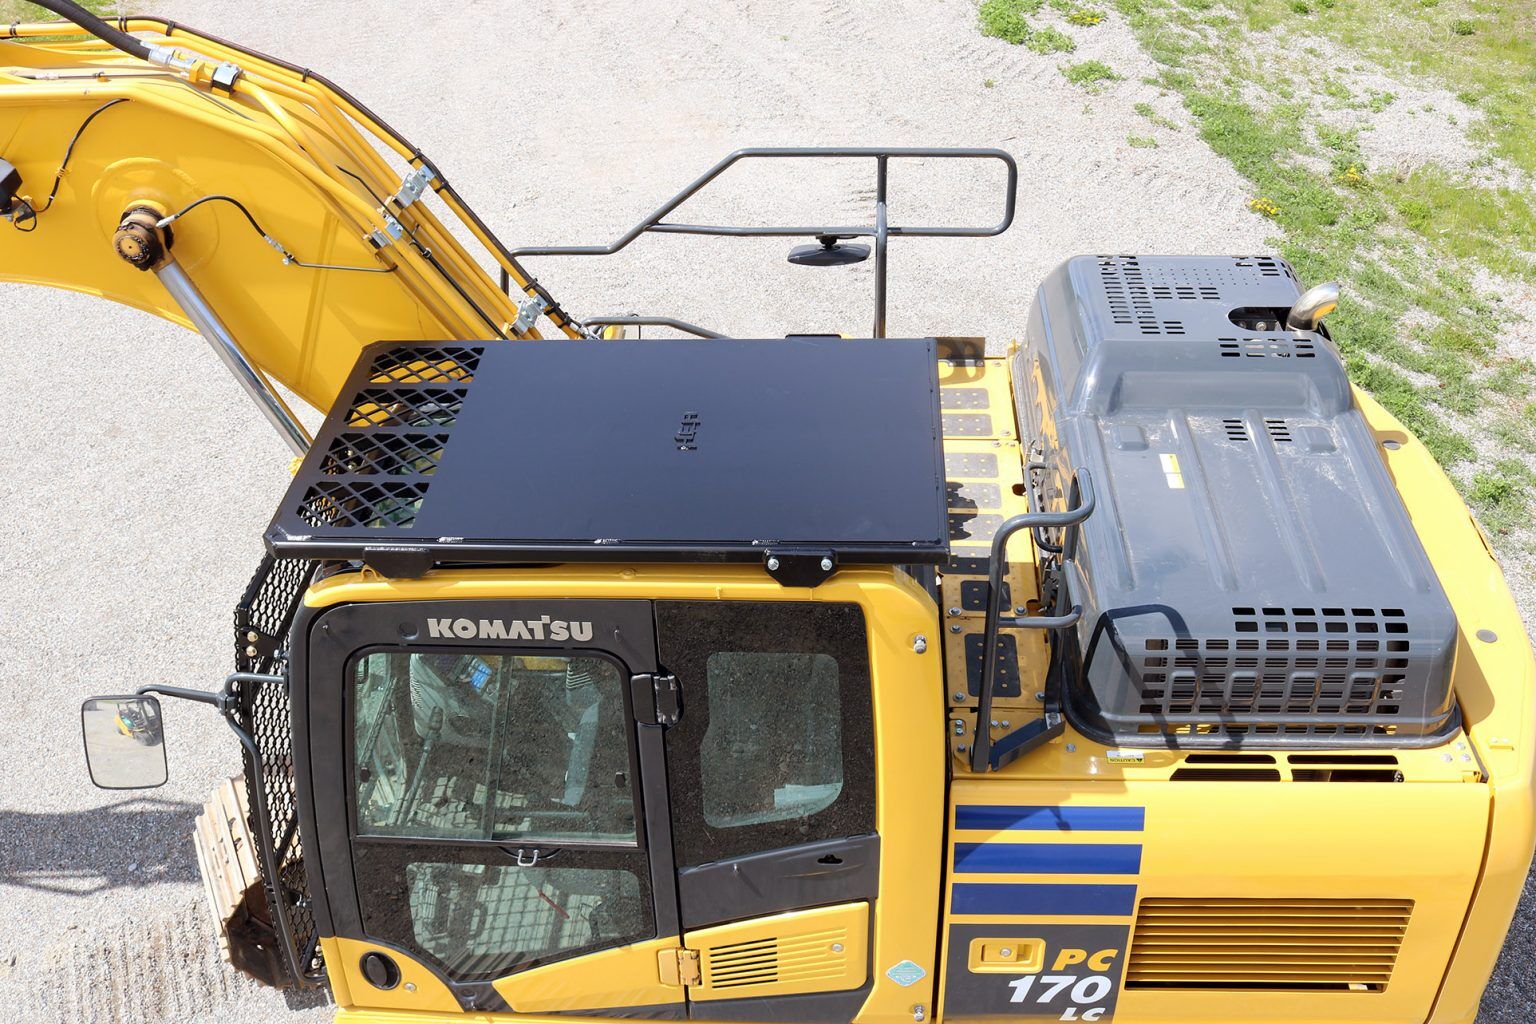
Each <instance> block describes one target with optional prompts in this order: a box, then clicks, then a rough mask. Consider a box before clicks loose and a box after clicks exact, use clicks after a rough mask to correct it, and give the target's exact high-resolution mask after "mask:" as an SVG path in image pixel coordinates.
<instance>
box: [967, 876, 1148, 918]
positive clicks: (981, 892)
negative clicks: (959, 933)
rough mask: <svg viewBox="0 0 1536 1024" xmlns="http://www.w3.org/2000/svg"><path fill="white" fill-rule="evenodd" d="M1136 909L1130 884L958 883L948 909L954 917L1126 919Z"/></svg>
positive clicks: (1133, 892) (1134, 890) (1133, 889)
mask: <svg viewBox="0 0 1536 1024" xmlns="http://www.w3.org/2000/svg"><path fill="white" fill-rule="evenodd" d="M1135 906H1136V887H1135V886H1134V885H1034V884H1017V885H1008V884H1004V883H998V882H986V883H971V882H961V883H958V884H956V885H955V886H954V890H953V893H952V896H951V901H950V908H951V912H952V913H956V914H990V915H993V916H999V917H1000V916H1013V915H1020V916H1022V915H1026V914H1033V915H1038V916H1043V917H1069V916H1080V917H1129V916H1130V915H1131V911H1132V910H1133V909H1134V908H1135Z"/></svg>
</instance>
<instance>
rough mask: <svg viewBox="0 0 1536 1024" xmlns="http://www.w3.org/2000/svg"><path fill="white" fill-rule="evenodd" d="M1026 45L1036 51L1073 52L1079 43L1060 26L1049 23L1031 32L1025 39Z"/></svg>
mask: <svg viewBox="0 0 1536 1024" xmlns="http://www.w3.org/2000/svg"><path fill="white" fill-rule="evenodd" d="M1024 46H1025V47H1026V48H1028V49H1030V50H1033V51H1034V52H1035V53H1042V54H1043V53H1071V52H1072V51H1073V50H1075V49H1077V44H1076V43H1074V42H1073V41H1072V37H1071V36H1069V35H1067V34H1066V33H1065V32H1063V31H1062V30H1061V29H1059V28H1052V27H1051V26H1049V25H1047V26H1046V27H1045V28H1037V29H1034V30H1032V31H1031V32H1030V34H1029V38H1028V39H1025V40H1024Z"/></svg>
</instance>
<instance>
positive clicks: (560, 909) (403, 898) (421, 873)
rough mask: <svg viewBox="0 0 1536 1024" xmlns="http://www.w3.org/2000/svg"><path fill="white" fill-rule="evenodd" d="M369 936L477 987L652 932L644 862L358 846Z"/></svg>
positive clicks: (588, 854) (632, 857) (600, 855)
mask: <svg viewBox="0 0 1536 1024" xmlns="http://www.w3.org/2000/svg"><path fill="white" fill-rule="evenodd" d="M357 868H358V871H359V873H360V874H361V876H362V877H364V878H367V879H369V883H368V885H366V886H364V887H360V891H359V893H358V896H359V898H360V902H361V909H362V912H363V926H364V928H365V929H366V930H367V933H368V934H369V935H371V936H374V937H376V938H379V939H383V940H384V941H386V942H391V943H394V944H395V945H398V946H401V947H403V948H406V949H415V950H419V951H420V952H421V953H423V954H425V955H426V957H427V958H428V959H430V960H434V961H436V962H437V963H438V964H439V965H440V966H441V967H442V969H443V970H444V971H445V973H447V974H448V975H449V976H450V977H453V978H456V979H459V980H477V979H486V978H499V977H504V976H505V975H507V974H510V973H512V972H513V971H517V970H522V969H526V968H529V967H534V966H537V965H539V964H541V963H548V962H551V961H553V960H560V959H564V958H566V957H570V956H579V955H581V954H582V953H587V952H591V951H594V950H599V949H608V948H611V947H614V946H623V945H627V944H629V943H631V942H636V941H639V940H641V939H648V938H651V937H653V936H654V935H655V933H656V926H655V918H654V916H653V913H652V909H651V907H652V901H651V886H650V882H649V880H648V877H647V872H646V862H645V859H644V857H643V856H642V855H639V854H635V853H624V852H618V851H575V850H561V851H559V852H558V853H555V854H553V855H551V856H550V857H549V859H548V860H547V862H544V861H541V862H540V863H538V864H533V865H528V864H526V863H525V864H524V865H523V866H519V865H518V864H517V861H516V852H515V851H510V850H508V851H504V850H502V849H500V848H498V847H478V848H476V847H452V846H431V847H416V846H412V845H409V844H401V843H398V842H389V843H360V844H359V845H358V848H357Z"/></svg>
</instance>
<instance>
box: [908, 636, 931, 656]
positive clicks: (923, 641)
mask: <svg viewBox="0 0 1536 1024" xmlns="http://www.w3.org/2000/svg"><path fill="white" fill-rule="evenodd" d="M912 650H913V651H914V652H916V653H917V654H926V653H928V638H927V637H926V636H923V635H922V634H918V635H917V636H916V637H913V639H912Z"/></svg>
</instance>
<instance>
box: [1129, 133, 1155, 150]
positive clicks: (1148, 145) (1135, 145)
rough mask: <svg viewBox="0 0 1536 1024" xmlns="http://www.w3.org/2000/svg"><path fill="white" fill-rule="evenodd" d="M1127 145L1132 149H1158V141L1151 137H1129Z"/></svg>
mask: <svg viewBox="0 0 1536 1024" xmlns="http://www.w3.org/2000/svg"><path fill="white" fill-rule="evenodd" d="M1125 144H1126V145H1127V146H1130V147H1131V148H1132V149H1156V148H1157V140H1156V139H1154V138H1153V137H1152V136H1150V135H1127V136H1126V137H1125Z"/></svg>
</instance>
